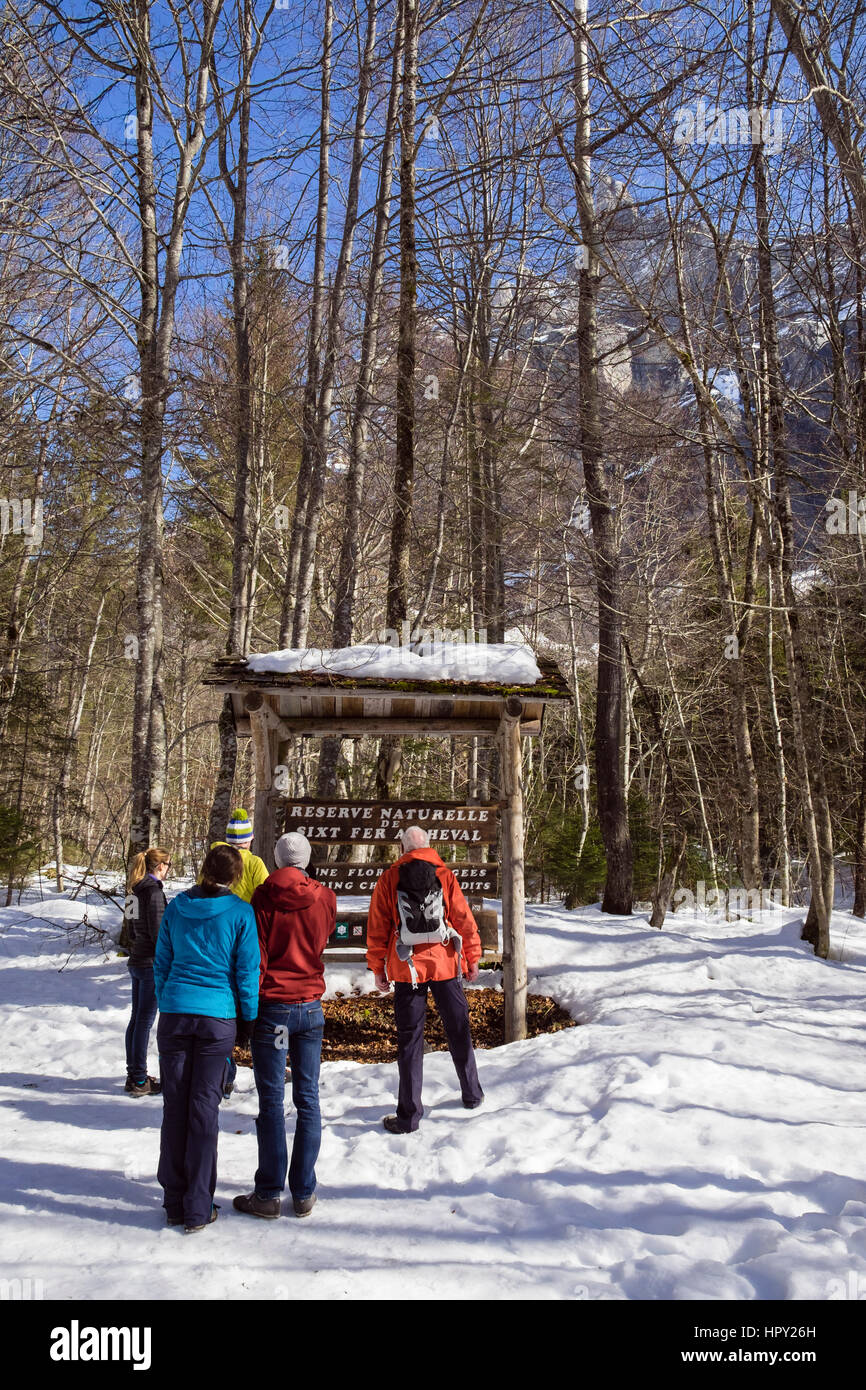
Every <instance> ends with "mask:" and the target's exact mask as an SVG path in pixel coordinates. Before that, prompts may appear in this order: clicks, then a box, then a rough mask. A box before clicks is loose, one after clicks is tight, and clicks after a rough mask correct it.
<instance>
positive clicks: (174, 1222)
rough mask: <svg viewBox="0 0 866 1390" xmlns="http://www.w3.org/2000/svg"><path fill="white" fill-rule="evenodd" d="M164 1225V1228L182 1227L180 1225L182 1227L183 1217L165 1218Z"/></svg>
mask: <svg viewBox="0 0 866 1390" xmlns="http://www.w3.org/2000/svg"><path fill="white" fill-rule="evenodd" d="M165 1224H166V1226H182V1225H183V1217H182V1216H167V1217H166V1218H165Z"/></svg>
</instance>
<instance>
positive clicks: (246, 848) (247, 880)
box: [211, 806, 268, 903]
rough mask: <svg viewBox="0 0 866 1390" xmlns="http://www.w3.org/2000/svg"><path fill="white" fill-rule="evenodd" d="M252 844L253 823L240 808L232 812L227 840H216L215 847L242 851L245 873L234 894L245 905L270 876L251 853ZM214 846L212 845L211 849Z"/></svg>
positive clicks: (263, 864) (233, 889)
mask: <svg viewBox="0 0 866 1390" xmlns="http://www.w3.org/2000/svg"><path fill="white" fill-rule="evenodd" d="M252 842H253V823H252V821H251V820H250V818H249V816H248V815H247V813H246V811H245V810H244V808H243V806H238V808H237V810H235V811H232V817H231V820H230V821H229V823H228V825H227V826H226V837H225V839H224V840H214V845H232V846H233V848H234V849H236V850H239V851H240V856H241V859H242V860H243V861H244V871H243V874H242V875H241V878H240V881H239V882H238V883H236V884H235V885H234V886H233V888H232V892H233V893H236V894H237V896H238V897H239V898H243V900H244V902H245V903H248V902H249V901H250V899H251V898H252V896H253V893H254V892H255V891H256V889H257V888H258V886H259V884H260V883H264V881H265V879H266V878H267V876H268V870H267V867H266V865H265V861H264V860H263V859H260V858H259V856H258V855H257V854H253V853H252V852H251V851H250V845H251V844H252ZM214 845H211V849H213V847H214Z"/></svg>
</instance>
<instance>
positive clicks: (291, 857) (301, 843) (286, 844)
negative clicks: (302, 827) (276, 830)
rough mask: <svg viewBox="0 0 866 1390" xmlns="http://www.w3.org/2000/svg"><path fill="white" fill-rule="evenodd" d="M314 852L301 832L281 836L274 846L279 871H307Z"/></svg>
mask: <svg viewBox="0 0 866 1390" xmlns="http://www.w3.org/2000/svg"><path fill="white" fill-rule="evenodd" d="M312 852H313V847H312V845H311V844H310V842H309V840H308V839H307V837H306V835H302V834H301V832H300V831H299V830H290V831H289V833H288V834H287V835H281V836H280V838H279V839H278V840H277V843H276V844H275V845H274V859H275V860H276V861H277V868H278V869H305V868H306V867H307V865H308V864H309V862H310V855H311V854H312Z"/></svg>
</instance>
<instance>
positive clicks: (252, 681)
mask: <svg viewBox="0 0 866 1390" xmlns="http://www.w3.org/2000/svg"><path fill="white" fill-rule="evenodd" d="M535 660H536V665H537V666H538V669H539V671H540V676H539V679H538V680H536V681H535V682H533V683H532V684H525V685H521V684H514V683H507V684H506V683H500V682H496V681H486V680H477V679H476V680H454V679H448V680H444V679H437V680H422V679H418V678H413V677H412V676H411V675H407V676H405V677H401V678H399V679H396V678H395V679H391V678H386V677H383V676H353V675H346V674H342V673H337V672H335V671H331V670H321V669H320V670H312V671H293V672H280V671H254V670H251V669H250V667H249V665H248V664H247V662H246V660H245V659H243V658H240V657H221V658H219V659H218V660H216V661H214V662H213V664H212V665H211V666H210V667H209V668H208V670H207V671H206V673H205V675H204V677H203V684H205V685H209V686H211V687H213V688H214V689H217V690H222V691H224V692H226V693H228V694H230V695H231V697H232V704H233V707H234V713H235V722H236V725H237V729H238V732H239V733H241V734H245V733H248V732H249V731H250V714H251V713H255V711H256V710H257V709H258V708H260V706H261V705H262V704H263V703H264V704H265V705H266V706H267V707H268V710H269V711H270V715H271V716H276V718H277V720H278V721H279V723H280V728H281V731H282V733H283V734H284V735H285V736H298V735H300V736H302V737H303V736H305V735H309V736H313V737H321V736H325V735H327V734H329V733H334V734H335V735H339V736H344V737H363V736H364V734H365V733H366V732H370V733H373V732H376V731H378V732H382V731H384V730H385V729H386V727H387V728H389V729H390V728H393V731H394V732H395V733H397V734H400V735H409V736H417V737H419V738H423V737H426V736H427V735H439V736H442V735H446V736H447V735H448V734H453V735H455V736H456V735H461V734H462V735H468V736H474V735H476V734H478V735H482V734H493V733H495V731H496V728H497V723H498V720H499V718H500V716H501V714H502V712H503V710H504V707H505V703H506V701H507V700H508V699H509V698H512V697H516V698H517V699H519V700H520V701H521V702H522V704H523V715H522V718H521V730H522V732H524V733H525V734H537V733H539V732H540V729H541V721H542V717H543V713H544V708H545V706H547V705H549V704H560V705H562V704H566V703H571V699H572V696H571V691H570V690H569V688H568V685H567V684H566V681H565V678H564V676H563V675H562V672H561V671H560V669H559V667H558V666H557V664H556V662H555V661H552V660H551V659H550V658H549V657H544V656H536V658H535ZM368 724H369V725H370V729H369V731H368V730H367V729H366V727H365V726H366V725H368ZM374 724H375V725H376V726H377V730H374V728H373V725H374Z"/></svg>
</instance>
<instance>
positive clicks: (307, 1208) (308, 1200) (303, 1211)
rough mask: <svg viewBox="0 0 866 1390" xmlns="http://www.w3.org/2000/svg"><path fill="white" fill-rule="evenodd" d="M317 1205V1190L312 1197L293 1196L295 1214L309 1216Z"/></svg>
mask: <svg viewBox="0 0 866 1390" xmlns="http://www.w3.org/2000/svg"><path fill="white" fill-rule="evenodd" d="M315 1205H316V1194H315V1192H314V1193H313V1194H312V1196H310V1197H293V1198H292V1206H293V1207H294V1209H295V1216H309V1214H310V1212H311V1211H312V1210H313V1207H314V1206H315Z"/></svg>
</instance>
